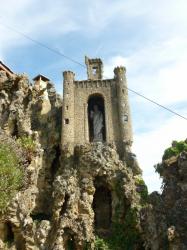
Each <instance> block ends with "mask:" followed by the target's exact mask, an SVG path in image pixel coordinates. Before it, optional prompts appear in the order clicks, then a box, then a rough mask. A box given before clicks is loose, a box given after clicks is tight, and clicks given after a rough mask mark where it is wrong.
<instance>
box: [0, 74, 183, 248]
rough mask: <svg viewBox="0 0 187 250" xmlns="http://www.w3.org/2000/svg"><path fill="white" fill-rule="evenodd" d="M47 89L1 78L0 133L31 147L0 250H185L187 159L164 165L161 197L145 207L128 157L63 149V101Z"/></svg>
mask: <svg viewBox="0 0 187 250" xmlns="http://www.w3.org/2000/svg"><path fill="white" fill-rule="evenodd" d="M46 86H47V87H46V88H44V89H42V88H39V89H37V88H36V87H35V86H33V85H32V84H31V83H30V82H29V80H28V77H27V76H26V75H14V74H13V75H11V76H7V75H6V74H4V72H3V71H0V133H3V134H6V136H7V137H9V138H11V140H12V141H16V140H17V139H18V138H22V137H29V138H31V139H32V140H33V141H34V143H35V145H36V148H35V153H34V155H29V154H28V155H27V157H28V161H27V166H26V168H25V177H26V185H24V187H23V188H22V189H21V190H19V192H17V194H16V195H15V196H14V197H13V199H12V200H11V202H10V203H9V205H8V208H7V210H6V212H5V213H4V214H2V213H1V214H0V250H6V249H11V250H63V249H64V250H66V249H76V250H86V249H114V250H129V249H132V250H141V249H152V250H158V249H159V250H161V249H172V250H178V249H180V250H183V249H186V245H187V243H186V231H187V228H186V225H187V222H186V218H187V216H186V210H185V209H186V207H187V204H186V203H187V201H186V197H187V195H186V193H187V186H186V176H187V171H186V170H187V155H186V153H183V154H181V155H180V156H179V157H177V158H173V159H170V160H168V161H165V162H163V178H164V188H163V192H162V194H161V195H160V194H158V193H157V192H154V193H152V194H151V195H150V196H149V202H148V203H147V189H146V186H145V184H144V182H143V180H142V177H141V170H140V168H139V166H138V163H137V160H136V157H135V155H134V154H133V153H132V152H131V151H130V149H129V150H128V151H127V152H126V159H124V158H120V157H119V154H118V150H117V149H116V146H115V145H114V144H113V143H99V142H97V143H85V144H76V145H75V146H74V148H73V154H72V151H69V149H68V147H67V148H66V147H65V145H63V148H62V147H61V144H62V142H61V125H62V117H61V110H62V100H61V98H60V96H59V95H58V94H57V93H56V91H55V89H54V86H53V84H52V83H50V82H48V83H47V85H46ZM46 90H47V95H48V96H46ZM44 94H45V96H44ZM122 159H123V160H122ZM98 236H99V237H100V238H103V239H105V241H106V244H108V245H106V244H105V243H102V241H101V239H99V240H98ZM98 242H99V245H97V243H98ZM101 243H102V244H104V245H102V246H101Z"/></svg>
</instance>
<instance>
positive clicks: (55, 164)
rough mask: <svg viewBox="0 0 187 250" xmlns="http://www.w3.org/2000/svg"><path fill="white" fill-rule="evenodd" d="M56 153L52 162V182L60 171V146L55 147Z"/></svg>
mask: <svg viewBox="0 0 187 250" xmlns="http://www.w3.org/2000/svg"><path fill="white" fill-rule="evenodd" d="M54 153H55V157H54V159H53V161H52V164H51V169H50V172H51V182H53V181H54V178H55V175H56V173H57V171H58V169H59V166H60V155H61V150H60V146H59V145H58V146H56V147H54Z"/></svg>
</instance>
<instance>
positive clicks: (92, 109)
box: [88, 94, 106, 142]
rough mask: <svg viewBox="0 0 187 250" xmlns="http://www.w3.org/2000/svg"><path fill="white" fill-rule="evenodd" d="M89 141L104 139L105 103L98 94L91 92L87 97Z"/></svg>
mask: <svg viewBox="0 0 187 250" xmlns="http://www.w3.org/2000/svg"><path fill="white" fill-rule="evenodd" d="M88 127H89V141H90V142H97V141H101V142H102V141H106V126H105V105H104V98H103V97H102V95H100V94H93V95H91V96H90V97H89V99H88Z"/></svg>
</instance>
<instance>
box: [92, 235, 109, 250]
mask: <svg viewBox="0 0 187 250" xmlns="http://www.w3.org/2000/svg"><path fill="white" fill-rule="evenodd" d="M94 243H95V247H94V250H110V248H109V246H108V243H107V242H106V241H105V240H104V239H101V238H99V237H98V236H96V237H95V242H94Z"/></svg>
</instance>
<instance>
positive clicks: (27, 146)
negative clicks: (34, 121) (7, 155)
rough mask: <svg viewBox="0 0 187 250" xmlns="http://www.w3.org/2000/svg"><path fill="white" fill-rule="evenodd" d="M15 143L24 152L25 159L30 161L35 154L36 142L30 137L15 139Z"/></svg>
mask: <svg viewBox="0 0 187 250" xmlns="http://www.w3.org/2000/svg"><path fill="white" fill-rule="evenodd" d="M17 143H18V144H19V145H20V146H21V147H22V148H23V149H24V150H25V151H26V154H27V158H28V159H29V160H31V158H32V156H33V155H34V154H35V152H36V142H35V141H33V139H32V138H31V137H30V136H28V137H27V136H23V137H20V138H19V139H17Z"/></svg>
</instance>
